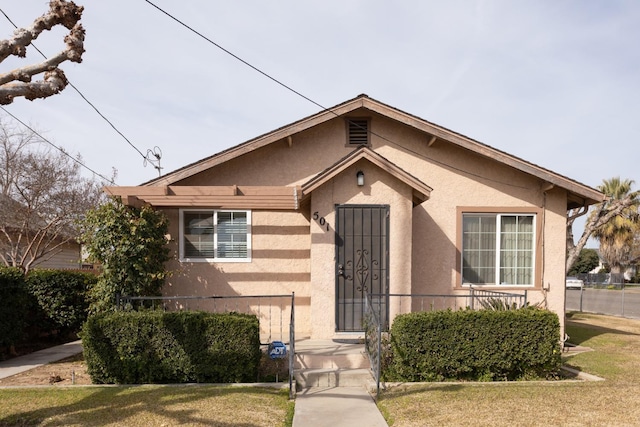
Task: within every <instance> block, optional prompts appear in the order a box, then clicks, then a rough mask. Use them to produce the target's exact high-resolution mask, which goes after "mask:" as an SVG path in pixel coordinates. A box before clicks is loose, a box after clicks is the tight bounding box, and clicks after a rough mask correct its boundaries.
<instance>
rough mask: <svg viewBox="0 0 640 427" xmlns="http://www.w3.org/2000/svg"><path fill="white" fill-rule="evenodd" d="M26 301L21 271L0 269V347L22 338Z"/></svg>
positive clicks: (26, 296) (25, 289) (27, 298)
mask: <svg viewBox="0 0 640 427" xmlns="http://www.w3.org/2000/svg"><path fill="white" fill-rule="evenodd" d="M28 300H29V295H28V292H27V287H26V284H25V280H24V273H23V272H22V270H20V269H19V268H16V267H2V268H0V346H11V345H14V344H15V343H16V342H17V341H19V340H20V339H21V338H22V337H23V334H24V328H25V326H26V318H27V304H28Z"/></svg>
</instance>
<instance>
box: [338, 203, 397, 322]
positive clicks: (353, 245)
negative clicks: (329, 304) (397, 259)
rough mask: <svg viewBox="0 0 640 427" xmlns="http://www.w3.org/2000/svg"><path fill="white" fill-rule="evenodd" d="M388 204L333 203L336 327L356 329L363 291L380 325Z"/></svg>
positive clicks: (386, 268) (385, 276)
mask: <svg viewBox="0 0 640 427" xmlns="http://www.w3.org/2000/svg"><path fill="white" fill-rule="evenodd" d="M388 282H389V206H387V205H342V206H336V329H337V331H339V332H360V331H362V330H363V327H362V318H363V314H364V308H365V294H366V293H369V294H370V295H373V304H374V307H375V308H376V309H379V313H380V314H381V317H382V319H380V320H381V322H382V324H383V325H386V323H387V318H388V314H387V301H388V296H387V295H388V293H389V286H388Z"/></svg>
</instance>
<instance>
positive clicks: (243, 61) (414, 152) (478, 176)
mask: <svg viewBox="0 0 640 427" xmlns="http://www.w3.org/2000/svg"><path fill="white" fill-rule="evenodd" d="M144 1H146V2H147V3H148V4H149V5H151V6H153V7H154V8H156V9H157V10H158V11H160V12H161V13H163V14H164V15H166V16H168V17H169V18H171V19H172V20H174V21H175V22H177V23H178V24H180V25H182V26H183V27H185V28H186V29H188V30H189V31H191V32H192V33H194V34H196V35H197V36H199V37H201V38H202V39H204V40H206V41H207V42H209V43H210V44H212V45H213V46H215V47H217V48H218V49H220V50H222V51H223V52H225V53H226V54H228V55H230V56H232V57H233V58H235V59H237V60H238V61H240V62H242V63H243V64H245V65H246V66H247V67H249V68H251V69H253V70H255V71H257V72H258V73H260V74H262V75H263V76H265V77H266V78H268V79H269V80H271V81H273V82H275V83H276V84H278V85H280V86H282V87H283V88H285V89H287V90H288V91H290V92H293V93H294V94H296V95H298V96H299V97H301V98H303V99H305V100H307V101H309V102H310V103H312V104H313V105H315V106H317V107H320V108H321V109H322V110H323V112H328V113H331V114H333V115H335V116H336V117H340V116H339V114H338V113H336V112H335V111H333V110H331V109H329V108H327V107H325V106H323V105H322V104H320V103H318V102H316V101H314V100H313V99H311V98H309V97H308V96H306V95H303V94H302V93H300V92H299V91H297V90H295V89H293V88H292V87H291V86H288V85H286V84H285V83H283V82H282V81H280V80H278V79H276V78H275V77H273V76H271V75H269V74H268V73H266V72H264V71H262V70H261V69H259V68H258V67H256V66H254V65H253V64H251V63H249V62H248V61H245V60H244V59H242V58H240V57H239V56H238V55H236V54H235V53H233V52H231V51H229V50H228V49H225V48H224V47H223V46H221V45H219V44H218V43H216V42H214V41H213V40H211V39H210V38H208V37H207V36H205V35H204V34H202V33H200V32H199V31H197V30H196V29H194V28H193V27H191V26H189V25H187V24H186V23H184V22H183V21H181V20H180V19H178V18H176V17H175V16H173V15H172V14H170V13H169V12H167V11H165V10H164V9H162V8H160V7H159V6H157V5H156V4H154V3H153V2H151V1H150V0H144ZM347 120H348V119H347ZM350 123H352V124H354V125H355V126H357V127H360V128H361V129H362V130H367V129H366V128H365V127H363V126H362V125H360V124H359V123H355V122H350ZM369 132H370V133H371V135H374V136H377V137H378V138H381V139H382V140H384V141H387V142H388V143H390V144H393V145H395V146H397V147H401V148H402V149H404V150H406V151H409V152H410V153H412V154H415V155H416V156H418V157H420V158H423V159H425V160H428V161H430V162H433V163H436V164H439V165H441V166H444V167H446V168H449V169H452V170H455V171H458V172H461V173H464V174H465V175H468V176H473V177H476V178H480V179H483V180H486V181H489V182H495V183H498V184H503V185H508V186H511V187H515V188H525V189H528V188H529V187H525V186H519V185H515V184H512V183H509V182H503V181H498V180H494V179H491V178H488V177H486V176H482V175H479V174H474V173H472V172H469V171H467V170H464V169H461V168H457V167H455V166H452V165H450V164H447V163H444V162H440V161H438V160H436V159H434V158H432V157H427V156H425V155H424V154H422V153H420V152H418V151H415V150H411V149H410V148H408V147H405V146H403V145H400V144H399V143H397V142H395V141H393V140H391V139H389V138H387V137H385V136H383V135H380V134H377V133H375V132H373V131H371V130H369Z"/></svg>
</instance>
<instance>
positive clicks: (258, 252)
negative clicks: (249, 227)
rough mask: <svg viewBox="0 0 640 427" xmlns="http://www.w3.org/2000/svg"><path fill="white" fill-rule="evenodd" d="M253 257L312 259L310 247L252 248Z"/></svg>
mask: <svg viewBox="0 0 640 427" xmlns="http://www.w3.org/2000/svg"><path fill="white" fill-rule="evenodd" d="M251 258H252V259H311V250H309V249H252V250H251Z"/></svg>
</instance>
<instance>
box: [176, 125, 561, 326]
mask: <svg viewBox="0 0 640 427" xmlns="http://www.w3.org/2000/svg"><path fill="white" fill-rule="evenodd" d="M363 115H369V116H371V117H372V120H371V127H372V132H373V135H372V138H371V148H372V149H374V150H375V151H376V152H378V153H380V154H381V155H382V156H384V157H385V158H387V159H388V160H390V161H391V162H393V163H394V164H396V165H397V166H399V167H400V168H402V169H404V170H405V171H407V172H408V173H410V174H412V175H413V176H415V177H416V178H418V179H420V180H421V181H422V182H424V183H425V184H427V185H429V186H431V187H432V188H433V191H432V193H431V197H430V199H429V200H427V201H425V202H424V203H422V204H421V205H419V206H416V207H412V203H411V200H412V198H411V195H412V193H411V191H412V190H411V188H410V187H409V186H408V185H407V184H405V183H403V182H401V181H400V180H398V179H397V178H395V177H393V176H392V175H390V174H389V173H388V172H385V171H382V170H380V169H379V168H378V167H376V166H374V165H373V164H371V163H369V162H368V161H366V160H361V161H360V162H359V163H358V164H356V165H353V166H352V167H350V168H347V170H345V171H343V172H341V173H340V174H338V175H337V176H335V177H334V178H333V179H331V180H330V181H329V182H327V183H325V184H324V185H322V186H321V187H319V188H318V189H316V190H315V191H314V192H313V193H312V194H311V195H310V196H307V197H308V198H307V199H306V201H305V202H304V203H303V205H302V207H301V209H300V211H299V212H263V211H253V213H252V215H253V218H252V219H253V234H252V249H253V260H252V262H251V263H216V264H208V263H181V262H179V261H173V262H172V263H171V265H170V267H171V268H172V269H174V270H176V271H177V273H176V274H174V276H173V277H172V278H171V279H170V280H169V282H168V284H167V287H166V293H168V294H176V293H179V294H184V293H185V292H186V293H193V294H198V295H200V294H207V293H211V292H213V293H216V294H242V295H248V294H252V293H253V294H255V293H259V294H264V293H274V294H275V293H290V292H295V293H296V304H297V307H296V310H297V313H296V315H297V316H296V318H297V320H296V322H297V331H298V334H299V335H310V336H312V337H313V338H331V337H333V336H334V334H335V318H334V317H335V296H334V294H335V246H334V231H335V229H334V228H333V226H334V225H335V216H334V206H335V205H336V204H371V205H375V204H384V205H389V206H390V269H389V274H390V281H389V283H390V292H391V293H438V294H448V293H455V292H463V291H464V292H466V290H463V289H461V288H460V286H459V285H460V284H459V283H458V275H457V269H458V266H457V263H456V257H457V255H458V233H457V226H458V209H459V208H460V207H476V208H491V207H495V208H496V210H497V211H502V210H503V209H509V208H518V209H530V210H531V211H532V212H535V213H537V214H538V223H539V224H540V227H541V230H539V233H538V235H539V240H540V241H539V248H540V252H539V254H538V258H541V259H539V260H538V261H541V262H542V264H541V265H543V266H544V268H541V270H540V272H539V274H538V275H537V276H536V285H535V286H533V287H531V288H523V287H519V288H503V287H499V290H517V291H522V290H524V289H527V290H528V298H529V301H530V302H532V303H537V302H541V303H542V304H543V305H544V306H546V307H548V308H549V309H551V310H553V311H556V312H557V313H559V314H560V320H561V322H562V324H563V322H564V316H563V313H564V292H565V289H564V257H565V255H564V254H565V225H566V219H565V214H566V192H565V191H564V190H562V189H551V190H549V191H547V192H546V193H544V192H543V191H542V189H543V186H544V185H545V183H544V182H542V181H541V180H540V179H538V178H534V177H531V176H530V175H527V174H524V173H522V172H520V171H517V170H515V169H512V168H510V167H508V166H505V165H503V164H501V163H499V162H496V161H493V160H488V159H486V158H484V157H481V156H479V155H477V154H474V153H471V152H470V151H467V150H464V149H462V148H459V147H455V146H453V145H451V144H449V143H446V142H443V141H436V142H435V144H433V145H432V146H428V144H427V142H428V140H429V136H428V135H425V134H423V133H420V132H418V131H416V130H415V129H412V128H408V127H406V126H404V125H401V124H399V123H396V122H394V121H392V120H389V119H387V118H385V117H381V116H377V115H371V114H370V113H367V112H363ZM377 135H380V137H379V136H377ZM345 140H346V129H345V125H344V121H343V119H342V118H336V119H334V120H331V121H329V122H326V123H324V124H322V125H319V126H316V127H314V128H311V129H309V130H306V131H303V132H301V133H298V134H295V135H293V138H292V144H291V145H289V143H288V142H287V141H285V140H283V141H278V142H275V143H273V144H271V145H269V146H267V147H263V148H260V149H257V150H255V151H253V152H250V153H248V154H245V155H242V156H240V157H237V158H235V159H233V160H230V161H228V162H226V163H223V164H221V165H219V166H216V167H214V168H212V169H210V170H208V171H205V172H202V173H200V174H197V175H194V176H192V177H190V178H188V179H185V180H183V181H181V182H179V183H177V184H178V185H301V184H303V183H304V182H306V181H307V180H309V179H310V178H311V177H313V176H315V175H316V174H318V173H319V172H321V171H323V170H325V169H326V168H327V167H329V166H330V165H332V164H334V163H335V162H337V161H338V160H339V159H341V158H343V157H344V156H345V155H347V154H349V153H350V152H351V151H352V150H353V147H347V146H345ZM514 143H517V141H514ZM357 170H362V171H363V172H364V173H365V181H366V183H365V186H364V187H357V186H356V184H355V173H356V171H357ZM314 212H317V213H318V216H319V217H323V218H324V219H325V221H327V223H328V224H329V226H330V229H329V230H326V226H325V227H320V225H319V224H318V222H317V221H314V220H313V218H312V216H313V213H314ZM168 213H169V214H170V215H171V224H172V225H171V234H172V236H175V237H176V238H177V236H179V232H178V229H177V222H178V211H177V210H172V211H168ZM174 249H177V246H176V245H175V243H174ZM390 307H391V316H392V317H393V315H394V312H396V311H398V310H399V308H398V307H396V306H394V304H393V303H392V304H391V306H390Z"/></svg>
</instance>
